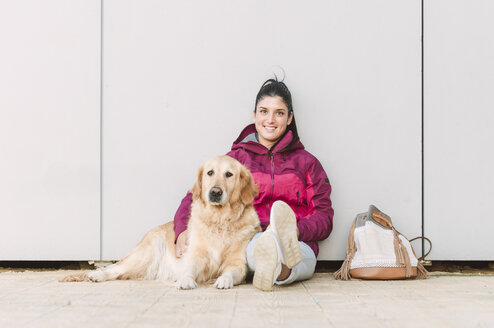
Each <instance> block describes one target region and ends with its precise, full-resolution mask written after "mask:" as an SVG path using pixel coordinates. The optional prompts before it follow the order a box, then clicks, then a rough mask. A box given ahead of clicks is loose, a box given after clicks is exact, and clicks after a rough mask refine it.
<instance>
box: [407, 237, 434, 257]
mask: <svg viewBox="0 0 494 328" xmlns="http://www.w3.org/2000/svg"><path fill="white" fill-rule="evenodd" d="M417 239H422V240H425V241H427V242H428V243H429V251H428V252H427V253H425V255H423V256H421V257H419V258H418V260H419V261H422V260H423V259H425V258H426V257H427V255H429V253H430V252H431V251H432V242H431V240H430V239H429V238H427V237H423V236H419V237H415V238H413V239H410V240H409V241H410V242H412V241H414V240H417ZM422 252H423V250H422Z"/></svg>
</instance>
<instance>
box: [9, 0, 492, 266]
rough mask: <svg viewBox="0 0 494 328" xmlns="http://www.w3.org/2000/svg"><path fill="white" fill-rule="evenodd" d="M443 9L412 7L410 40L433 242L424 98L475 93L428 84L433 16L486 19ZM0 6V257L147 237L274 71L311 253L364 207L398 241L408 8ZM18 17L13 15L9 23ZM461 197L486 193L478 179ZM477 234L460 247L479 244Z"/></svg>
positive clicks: (407, 164) (444, 22)
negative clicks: (315, 240)
mask: <svg viewBox="0 0 494 328" xmlns="http://www.w3.org/2000/svg"><path fill="white" fill-rule="evenodd" d="M455 2H456V5H457V6H456V7H455V6H450V5H449V2H448V3H446V2H441V1H435V2H432V3H431V4H430V5H428V6H426V8H425V9H426V11H427V14H428V15H426V19H430V20H434V21H435V23H434V24H435V25H434V24H432V23H431V24H430V25H427V28H426V31H425V32H426V33H430V34H428V35H430V36H429V37H430V39H427V40H430V41H429V42H430V43H431V46H430V47H426V48H425V51H426V56H425V60H426V65H425V66H426V68H428V69H430V73H429V74H430V75H427V74H426V84H425V86H426V90H425V93H424V94H425V95H426V99H425V101H426V103H425V110H426V116H425V118H426V125H425V129H426V130H425V132H426V140H425V142H426V145H430V146H426V148H425V149H426V151H427V153H426V157H425V159H426V166H425V173H426V183H425V186H426V190H425V195H426V202H425V204H426V216H425V218H426V232H429V231H430V233H431V236H432V237H433V242H434V244H435V247H437V246H436V245H441V244H442V243H443V241H444V242H448V243H451V242H452V241H451V240H450V239H444V238H443V235H442V234H441V233H439V230H438V229H437V228H433V227H440V226H441V225H442V224H443V222H444V216H443V215H437V213H440V212H442V211H443V209H444V208H447V207H448V205H451V203H450V202H449V200H448V199H447V198H446V197H442V196H441V195H447V193H444V191H445V190H444V189H445V188H450V186H448V185H442V184H441V183H438V182H435V181H437V180H434V179H437V178H438V177H440V174H444V175H445V176H449V175H451V174H452V173H453V172H454V171H453V167H451V170H449V171H448V170H444V171H442V172H439V175H438V174H436V173H437V172H436V171H438V170H440V168H442V167H444V165H443V164H442V162H443V161H446V160H447V158H448V157H447V156H444V154H441V153H440V150H441V149H443V143H444V141H442V140H448V138H455V134H454V132H455V129H451V130H446V135H448V137H446V139H441V136H442V134H441V133H439V132H437V131H438V129H443V128H444V124H443V121H442V120H438V118H441V117H442V116H443V115H442V114H440V111H439V110H438V108H440V106H443V105H442V104H446V103H445V101H446V99H448V97H449V96H450V92H454V93H456V94H458V92H459V90H461V91H462V92H464V93H465V97H468V95H470V94H471V95H478V94H479V93H477V91H475V90H473V89H467V91H464V89H463V88H462V87H461V86H460V85H457V86H456V87H455V88H449V89H448V88H447V87H445V86H444V85H447V82H448V81H450V80H449V79H450V78H451V77H450V76H449V75H447V74H444V72H447V69H448V68H447V67H445V66H444V63H445V62H448V61H441V60H442V58H443V57H444V55H442V54H441V53H442V52H443V51H444V48H445V47H447V46H448V43H447V40H448V39H447V38H441V35H442V34H441V33H443V32H441V31H443V30H448V29H449V25H451V24H456V28H457V29H458V30H462V29H470V30H469V31H470V33H469V32H464V39H462V40H464V41H465V42H470V40H471V38H469V35H471V33H474V32H475V33H476V32H477V29H484V28H486V27H489V25H490V27H492V25H493V23H491V22H490V21H488V20H487V19H484V20H481V22H483V23H478V24H476V25H475V24H474V25H472V24H468V23H469V21H470V20H476V18H477V17H476V15H481V17H483V16H482V15H483V12H486V11H485V9H488V8H486V6H488V4H487V3H482V4H479V3H476V5H473V6H471V9H470V15H469V16H466V17H468V18H467V19H466V20H465V21H462V20H455V21H453V20H450V19H449V18H448V17H446V16H447V15H445V14H444V12H443V10H444V8H448V10H451V11H452V12H454V13H456V15H457V16H458V17H463V16H462V12H463V9H462V6H467V5H466V3H467V2H464V1H455ZM1 6H2V7H3V8H0V15H2V18H4V19H1V20H0V27H2V29H1V32H0V33H3V36H5V38H2V39H5V40H7V41H6V49H9V51H7V52H3V53H2V54H0V56H2V57H1V59H2V60H1V61H0V73H1V74H0V92H1V93H4V92H6V93H7V94H8V96H7V97H0V106H1V107H0V108H1V118H2V120H1V121H0V128H1V131H2V132H0V133H2V134H3V135H2V141H1V142H2V143H0V145H1V147H2V148H1V151H2V162H1V163H0V165H1V166H0V168H1V169H2V170H1V171H0V180H1V181H5V182H6V183H3V182H2V183H1V184H0V199H1V200H2V202H3V205H2V206H0V219H1V229H0V260H6V259H68V260H80V259H88V260H89V259H105V260H113V259H118V258H120V257H122V256H123V255H125V254H126V253H127V252H128V251H129V250H130V249H131V248H132V247H133V246H134V245H135V244H136V243H137V242H138V241H139V239H140V238H141V237H142V235H143V234H144V233H145V232H146V231H147V230H149V229H150V228H152V227H154V226H156V225H158V224H161V223H163V222H165V221H168V220H171V219H172V218H173V215H174V213H175V210H176V209H177V207H178V205H179V203H180V200H181V198H182V197H183V196H184V195H185V193H186V191H187V190H188V189H189V188H190V187H191V186H192V184H193V181H194V178H195V174H196V169H197V167H199V166H200V164H201V163H202V162H203V161H205V160H206V159H208V158H210V157H213V156H216V155H218V154H224V153H226V152H227V151H228V150H229V148H230V146H231V143H232V142H233V140H235V139H236V137H237V135H238V133H239V132H240V130H241V129H242V128H243V127H244V126H245V125H247V124H249V123H250V122H251V119H252V109H253V105H254V103H253V102H254V98H255V95H256V93H257V91H258V89H259V87H260V85H261V83H262V82H263V81H264V80H265V79H267V78H269V77H272V73H273V72H275V73H277V74H279V72H280V69H279V68H277V66H281V67H283V68H284V70H285V72H286V80H285V81H286V83H287V84H288V86H289V87H290V89H291V91H292V94H293V97H294V106H295V115H296V118H297V125H298V127H299V132H300V135H301V139H302V142H303V143H304V144H305V146H306V148H307V149H308V150H309V151H310V152H312V153H313V154H314V155H316V156H317V157H318V158H319V160H320V161H321V162H322V164H323V166H324V168H325V169H326V171H327V173H328V175H329V177H330V180H331V183H332V185H333V194H332V201H333V206H334V209H335V217H334V230H333V233H332V235H331V236H330V238H329V239H328V240H326V241H324V242H323V243H322V244H321V246H322V247H321V252H320V256H319V259H320V260H340V259H343V257H344V254H345V247H346V238H347V233H348V229H349V226H350V224H351V220H353V218H354V216H355V215H356V214H357V213H359V212H363V211H366V210H367V207H368V205H369V204H371V203H373V204H375V205H377V206H378V207H380V208H381V209H382V210H384V211H385V212H387V213H388V214H390V215H391V216H392V218H393V220H394V222H395V224H396V226H397V227H398V228H399V230H400V231H401V232H403V233H404V234H405V235H407V236H409V237H413V236H416V235H419V234H420V233H421V224H422V221H421V220H422V217H421V211H422V201H421V197H422V189H421V188H422V182H421V174H422V172H421V170H422V165H421V159H422V157H421V131H422V130H421V129H422V125H421V96H422V95H421V4H420V2H419V1H412V0H408V1H391V0H381V1H364V0H359V1H352V2H347V1H322V0H321V1H312V2H310V3H301V2H299V1H282V0H270V1H227V0H214V1H208V2H203V1H199V0H191V1H166V2H163V1H157V0H156V1H150V0H146V1H131V0H121V1H116V0H105V1H104V2H101V1H83V0H72V1H64V2H60V1H54V0H52V1H49V2H44V3H43V6H42V8H41V7H40V5H39V4H37V2H36V1H34V0H29V1H23V2H15V3H8V4H2V5H1ZM100 9H101V10H102V11H100ZM26 10H27V11H28V12H29V11H31V12H32V14H31V16H27V17H25V16H24V17H25V20H21V21H19V20H18V19H17V17H18V16H23V15H25V12H26ZM481 11H482V13H480V12H481ZM3 16H5V17H3ZM101 21H102V24H100V23H101ZM54 24H55V25H54ZM448 24H449V25H448ZM53 26H56V27H57V28H53ZM50 28H51V29H50ZM44 30H46V33H41V32H40V31H44ZM486 30H488V29H486ZM474 40H477V41H472V42H474V44H477V45H478V44H479V43H475V42H482V43H481V46H480V48H475V47H474V51H472V54H470V55H466V57H462V58H464V59H468V58H473V56H474V55H473V54H474V53H475V51H478V50H482V51H484V52H485V55H483V57H481V58H480V60H479V63H477V64H476V65H479V66H478V69H477V70H474V71H469V72H472V73H471V75H468V77H469V78H470V80H475V81H478V83H479V84H480V85H481V86H482V87H483V88H484V89H482V90H487V88H488V85H489V83H490V82H492V81H490V80H489V76H490V77H492V76H493V74H492V73H493V72H492V71H493V67H492V65H490V64H485V65H483V64H482V63H484V62H487V61H488V59H489V58H490V57H489V56H490V55H489V54H490V53H491V52H492V50H493V48H494V47H492V42H491V43H489V40H490V41H492V39H489V37H488V34H487V32H485V34H484V37H481V38H476V39H475V38H474ZM432 44H434V46H432ZM451 44H453V43H451ZM489 51H490V52H489ZM26 54H29V55H26ZM448 55H450V53H448ZM100 56H101V60H100ZM43 58H47V59H46V60H43ZM453 62H454V59H451V63H453ZM9 63H12V64H9ZM62 63H63V64H62ZM441 65H443V66H441ZM489 65H490V66H489ZM430 66H435V67H436V68H435V70H434V69H432V68H431V67H430ZM466 66H468V60H465V61H463V62H462V66H461V67H466ZM481 67H483V68H485V69H486V70H485V71H482V70H481ZM23 74H24V76H26V78H25V79H21V78H20V77H19V76H22V75H23ZM477 78H480V79H477ZM26 80H28V81H29V83H30V84H26V82H25V81H26ZM100 80H102V81H103V84H102V85H100ZM100 87H101V89H100ZM427 88H430V89H427ZM100 91H101V93H100ZM39 94H41V95H43V97H41V98H40V97H36V95H39ZM481 95H483V97H482V98H481V100H480V99H479V100H477V101H478V103H477V104H481V105H482V106H483V107H482V106H480V107H482V108H485V109H484V110H482V111H477V112H475V114H474V115H476V117H477V118H476V121H475V122H477V123H475V124H473V125H469V126H468V131H471V132H473V130H476V131H478V129H479V125H480V127H481V128H483V129H481V131H483V132H482V133H483V136H484V137H485V138H486V139H482V140H487V139H488V138H489V137H492V132H490V131H489V130H488V129H487V126H488V125H487V123H485V122H488V121H489V119H490V120H491V121H492V115H491V116H489V114H487V113H486V111H487V108H492V97H491V98H489V97H487V93H485V92H484V93H482V92H481ZM465 99H466V98H465ZM100 101H101V104H100ZM447 104H448V106H453V107H455V106H456V107H455V112H456V113H458V114H457V115H458V117H460V114H461V113H462V112H463V111H464V110H466V109H465V106H466V104H465V103H461V102H460V103H459V102H451V103H447ZM489 106H490V107H489ZM477 107H479V106H477ZM427 111H429V112H427ZM40 112H42V113H44V114H46V115H43V116H42V119H40V116H37V115H40V114H39V113H40ZM100 115H101V120H100ZM29 120H32V122H33V123H31V124H30V125H28V126H29V128H26V122H29ZM453 122H454V121H453ZM482 122H483V123H484V124H486V125H485V126H484V125H481V123H482ZM36 123H40V124H36ZM100 124H101V125H100ZM100 126H101V130H100ZM441 131H442V130H441ZM32 140H37V142H36V143H35V144H34V143H30V142H31V141H32ZM462 140H463V139H462ZM468 140H471V141H472V142H475V141H477V140H478V139H477V138H471V139H468ZM483 145H485V147H487V143H486V142H485V143H484V144H483ZM428 147H429V148H428ZM485 147H484V146H481V147H480V148H477V149H478V150H479V152H476V153H475V154H477V155H479V154H484V156H485V157H482V158H478V157H477V158H478V159H479V160H482V159H487V163H492V158H493V157H492V154H491V153H490V154H489V152H488V151H487V150H486V151H485V153H481V152H480V150H482V149H486V148H485ZM465 148H469V147H468V142H466V143H465ZM469 149H470V148H469ZM489 161H490V162H489ZM26 163H28V164H26ZM475 163H477V161H475ZM100 165H101V167H100ZM458 165H460V164H458ZM461 165H463V164H461ZM465 165H467V162H465ZM478 165H484V164H478ZM467 167H468V166H467ZM482 167H483V168H484V171H482V170H480V171H478V170H476V171H473V172H472V171H469V172H470V174H471V178H478V177H479V175H478V174H477V173H479V174H482V177H485V174H484V173H486V172H488V170H487V168H488V165H487V164H485V166H482ZM50 168H51V171H50ZM50 172H51V173H50ZM53 172H55V173H53ZM100 175H101V181H100ZM441 179H442V178H441ZM490 179H492V175H491V176H490ZM428 181H430V182H428ZM439 181H442V180H439ZM461 183H464V185H465V186H468V185H469V184H468V183H469V182H464V181H463V182H461ZM476 186H478V185H476ZM100 187H101V189H100ZM427 188H429V189H427ZM482 188H484V189H482ZM450 189H451V188H450ZM450 189H449V190H450ZM52 190H56V192H51V191H52ZM100 190H101V195H100ZM435 195H436V196H437V195H439V196H437V197H436V196H435ZM475 195H477V196H475V197H476V199H480V200H479V202H483V203H482V204H487V202H488V201H487V199H488V198H487V197H488V195H489V193H488V188H487V185H481V188H480V190H479V191H478V193H477V194H475ZM100 196H101V203H100ZM434 197H436V198H434ZM456 200H458V199H456ZM39 204H42V206H40V205H39ZM427 204H437V205H436V206H435V207H434V206H430V205H427ZM427 206H428V207H427ZM486 209H487V206H485V207H477V212H475V213H476V215H475V216H474V217H473V218H472V219H471V220H472V221H473V222H478V223H480V222H481V221H480V220H481V219H480V216H482V215H481V214H487V212H484V211H486ZM456 213H457V212H454V211H451V212H447V214H448V219H450V220H453V221H455V220H456V221H457V222H461V217H459V216H458V215H456ZM455 215H456V216H455ZM428 220H431V221H430V222H429V221H428ZM482 224H485V223H482ZM487 225H488V226H489V224H487ZM100 226H101V230H100ZM427 227H430V228H429V230H427ZM490 227H492V224H490ZM434 229H436V230H434ZM26 231H27V233H26ZM472 231H475V230H474V229H472ZM460 235H461V229H460V228H459V229H457V230H454V229H453V230H451V238H452V239H453V238H454V236H460ZM485 237H487V235H485V236H482V238H479V239H477V240H476V243H472V244H475V245H479V246H478V247H480V245H484V247H485V243H486V242H487V240H488V239H483V238H485ZM448 238H449V237H448ZM471 247H472V249H476V248H475V247H477V246H471ZM436 249H437V250H436ZM445 249H446V247H439V248H435V250H434V251H435V253H434V259H455V258H458V259H460V257H459V256H458V257H455V256H456V255H455V254H458V253H455V252H454V250H453V251H451V252H449V251H448V252H446V251H445ZM449 249H451V247H449ZM452 249H454V247H453V248H452ZM418 252H419V253H420V250H418ZM465 254H466V255H465V256H464V255H462V256H461V259H473V258H481V259H494V254H493V252H492V251H490V250H489V251H486V252H484V253H482V255H480V257H474V255H472V254H470V253H469V252H466V253H465Z"/></svg>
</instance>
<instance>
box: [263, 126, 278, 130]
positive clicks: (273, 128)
mask: <svg viewBox="0 0 494 328" xmlns="http://www.w3.org/2000/svg"><path fill="white" fill-rule="evenodd" d="M264 128H265V129H266V130H268V131H274V130H276V127H273V126H265V127H264Z"/></svg>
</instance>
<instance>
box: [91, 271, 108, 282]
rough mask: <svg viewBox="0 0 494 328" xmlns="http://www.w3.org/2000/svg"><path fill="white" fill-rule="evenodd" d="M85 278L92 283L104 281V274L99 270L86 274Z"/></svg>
mask: <svg viewBox="0 0 494 328" xmlns="http://www.w3.org/2000/svg"><path fill="white" fill-rule="evenodd" d="M87 278H88V279H89V281H92V282H101V281H105V273H104V272H103V271H101V270H96V271H91V272H88V274H87Z"/></svg>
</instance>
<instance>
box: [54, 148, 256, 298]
mask: <svg viewBox="0 0 494 328" xmlns="http://www.w3.org/2000/svg"><path fill="white" fill-rule="evenodd" d="M212 191H215V192H216V196H214V195H213V196H211V195H212ZM191 192H192V198H193V201H192V206H191V214H190V219H189V223H188V227H187V230H188V231H189V245H188V247H187V251H186V252H185V253H184V255H183V256H182V257H181V258H179V259H177V258H176V257H175V243H174V240H175V233H174V230H173V222H169V223H166V224H163V225H161V226H158V227H156V228H154V229H152V230H151V231H149V232H148V233H147V234H146V235H145V236H144V238H143V239H142V240H141V242H140V243H139V244H138V245H137V246H136V247H135V248H134V249H133V250H132V251H131V252H130V254H129V255H127V256H126V257H125V258H123V259H122V260H120V261H119V262H117V263H115V264H113V265H110V266H108V267H106V268H104V269H99V270H96V271H89V272H87V273H81V274H78V275H71V276H67V277H65V278H63V279H61V280H60V281H64V282H68V281H84V280H90V281H94V282H99V281H106V280H114V279H151V280H167V281H176V286H177V288H180V289H190V288H195V287H196V286H197V283H203V282H206V281H208V280H210V279H216V278H217V279H216V282H215V286H216V287H217V288H231V287H233V286H234V285H238V284H240V283H241V282H242V281H243V280H244V278H245V276H246V274H247V260H246V255H245V251H246V248H247V244H248V243H249V241H250V240H251V239H252V237H253V236H254V234H255V233H256V232H258V231H261V228H260V225H259V218H258V216H257V213H256V211H255V209H254V207H253V206H252V201H253V200H254V198H255V197H256V196H257V194H258V189H257V186H256V185H255V184H254V181H253V179H252V175H251V174H250V172H249V170H247V169H246V168H245V167H244V166H243V165H242V164H240V162H238V161H237V160H235V159H233V158H231V157H229V156H219V157H215V158H213V159H211V160H209V161H207V162H206V163H204V165H203V166H201V168H200V169H199V172H198V176H197V181H196V183H195V184H194V187H193V188H192V190H191ZM218 192H219V193H218ZM219 195H220V196H219Z"/></svg>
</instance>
